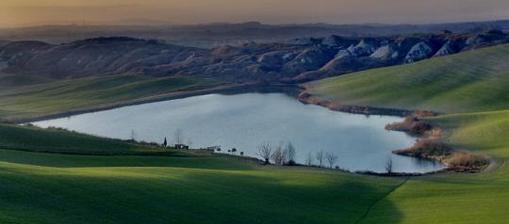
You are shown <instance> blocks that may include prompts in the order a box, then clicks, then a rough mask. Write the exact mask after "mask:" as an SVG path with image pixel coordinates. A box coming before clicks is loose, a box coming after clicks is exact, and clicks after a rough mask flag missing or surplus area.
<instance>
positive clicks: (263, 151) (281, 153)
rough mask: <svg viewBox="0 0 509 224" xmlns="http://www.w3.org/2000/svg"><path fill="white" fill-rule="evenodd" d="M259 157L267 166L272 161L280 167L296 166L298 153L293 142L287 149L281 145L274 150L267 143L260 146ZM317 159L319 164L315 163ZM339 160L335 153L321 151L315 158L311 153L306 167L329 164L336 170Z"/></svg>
mask: <svg viewBox="0 0 509 224" xmlns="http://www.w3.org/2000/svg"><path fill="white" fill-rule="evenodd" d="M258 156H260V157H261V158H262V159H263V161H264V164H265V165H267V164H270V163H271V161H272V162H273V163H274V164H275V165H278V166H283V165H295V164H296V161H295V157H296V156H297V151H296V149H295V147H294V146H293V145H292V143H291V142H289V143H288V144H287V145H286V146H285V147H283V146H282V144H279V145H278V146H276V147H275V148H273V147H272V145H271V144H270V143H268V142H265V143H262V144H260V145H259V146H258ZM315 158H316V160H317V162H318V164H315V163H314V159H315ZM337 160H338V156H337V155H335V154H334V153H324V152H323V151H319V152H317V153H316V154H315V155H314V156H313V154H312V153H311V152H309V153H308V155H307V158H306V165H308V166H313V165H317V166H319V167H324V164H325V163H327V164H328V165H329V166H328V167H329V168H331V169H332V168H334V165H336V162H337Z"/></svg>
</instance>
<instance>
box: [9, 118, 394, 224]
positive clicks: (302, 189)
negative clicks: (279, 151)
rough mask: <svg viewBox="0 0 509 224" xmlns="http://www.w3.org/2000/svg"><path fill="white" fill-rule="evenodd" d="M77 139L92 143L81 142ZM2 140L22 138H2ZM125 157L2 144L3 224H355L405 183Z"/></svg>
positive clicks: (34, 134) (52, 139) (42, 135)
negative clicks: (14, 148) (49, 151)
mask: <svg viewBox="0 0 509 224" xmlns="http://www.w3.org/2000/svg"><path fill="white" fill-rule="evenodd" d="M5 133H12V134H11V135H20V136H25V137H27V136H30V139H33V140H34V141H35V140H36V139H46V138H48V140H47V141H46V142H45V141H42V142H41V143H42V144H43V145H45V144H46V143H48V144H49V145H52V146H53V148H57V149H59V148H60V147H57V146H58V145H61V146H62V147H67V143H66V142H68V141H70V142H74V141H75V142H76V145H74V146H72V147H79V148H80V150H83V151H84V152H86V151H87V150H88V149H89V146H90V147H92V148H94V149H98V147H102V146H104V151H105V152H112V150H111V148H115V149H116V148H118V147H120V148H123V149H126V150H129V149H132V148H133V146H132V145H129V144H126V143H121V142H113V143H112V140H108V139H101V138H94V139H93V142H91V141H92V140H90V138H91V137H89V136H84V135H80V134H68V135H67V134H63V133H60V132H55V131H52V130H49V131H48V130H41V129H34V128H30V127H25V128H18V127H14V126H9V125H2V126H1V129H0V136H3V135H4V134H5ZM69 135H70V136H69ZM79 138H81V139H89V140H88V141H84V143H83V144H80V141H79ZM12 141H14V143H12ZM36 142H39V141H38V140H37V141H36ZM82 142H83V141H82ZM0 143H2V144H4V145H5V144H17V143H18V141H17V140H16V139H15V138H10V137H4V138H1V139H0ZM29 144H30V141H28V143H27V144H26V145H25V146H26V148H30V146H29ZM122 144H123V145H122ZM75 150H78V149H75ZM137 150H140V151H144V149H143V147H142V146H138V149H137ZM149 150H152V149H149ZM160 150H161V149H160ZM34 151H38V148H37V147H35V149H34ZM93 152H95V150H94V151H93ZM122 154H123V153H122V152H119V154H118V155H109V156H101V155H88V156H87V155H63V154H54V153H53V154H47V153H39V152H22V151H12V150H4V149H2V146H0V223H34V224H35V223H37V224H40V223H51V224H55V223H354V222H355V221H356V220H359V219H360V218H361V217H362V216H363V215H364V214H365V212H366V211H367V210H368V208H369V207H370V206H371V205H372V204H374V203H375V202H376V201H378V200H380V199H381V198H383V197H384V196H385V195H387V194H388V193H389V192H391V191H392V190H393V189H394V188H396V187H398V186H399V185H400V184H401V183H402V182H403V181H404V180H403V179H386V178H376V177H366V176H352V175H350V174H344V173H341V172H334V171H324V170H313V169H302V168H273V167H262V166H259V165H257V164H256V163H254V162H248V161H245V160H240V159H238V158H235V157H225V156H210V155H194V154H189V153H180V154H166V155H151V154H147V155H122ZM394 214H397V213H394Z"/></svg>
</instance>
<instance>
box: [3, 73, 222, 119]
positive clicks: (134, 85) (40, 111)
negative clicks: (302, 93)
mask: <svg viewBox="0 0 509 224" xmlns="http://www.w3.org/2000/svg"><path fill="white" fill-rule="evenodd" d="M0 78H1V77H0ZM4 78H8V79H10V80H11V83H13V84H12V85H9V88H1V90H0V118H3V119H5V120H13V119H20V118H31V117H37V116H45V115H51V114H55V113H62V112H67V111H72V110H75V109H84V108H94V107H98V106H104V105H110V104H117V103H121V102H124V101H128V100H134V99H141V98H144V97H154V96H157V95H161V94H167V93H172V92H175V91H179V90H185V89H189V88H205V87H208V86H212V85H214V84H218V83H217V82H214V81H210V80H201V79H196V78H185V77H176V78H174V77H169V78H168V77H163V78H151V77H147V76H137V75H116V76H107V77H87V78H82V79H73V80H62V81H54V80H51V81H46V82H43V83H42V84H37V85H34V84H33V83H32V81H33V82H35V81H34V80H33V79H34V78H30V77H25V76H16V77H12V76H7V77H4ZM27 79H28V80H31V81H27ZM27 83H29V84H27Z"/></svg>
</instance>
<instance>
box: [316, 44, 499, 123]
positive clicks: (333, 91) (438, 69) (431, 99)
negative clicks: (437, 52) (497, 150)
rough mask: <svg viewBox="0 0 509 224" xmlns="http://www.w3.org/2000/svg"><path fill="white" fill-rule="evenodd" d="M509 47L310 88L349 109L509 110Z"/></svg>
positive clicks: (327, 81)
mask: <svg viewBox="0 0 509 224" xmlns="http://www.w3.org/2000/svg"><path fill="white" fill-rule="evenodd" d="M508 61H509V45H500V46H495V47H490V48H486V49H480V50H475V51H471V52H465V53H462V54H458V55H453V56H448V57H441V58H434V59H431V60H425V61H422V62H418V63H415V64H408V65H403V66H395V67H388V68H381V69H374V70H368V71H365V72H359V73H353V74H349V75H346V76H343V77H338V78H330V79H324V80H320V81H317V82H313V83H310V84H307V85H306V86H307V87H308V93H310V94H312V95H314V96H318V97H323V98H326V99H328V100H332V101H336V102H338V103H340V104H344V105H363V106H364V105H365V106H373V107H386V108H400V109H410V110H414V109H425V110H433V111H437V112H443V113H451V112H477V111H489V110H499V109H506V108H509V91H508V87H509V63H508Z"/></svg>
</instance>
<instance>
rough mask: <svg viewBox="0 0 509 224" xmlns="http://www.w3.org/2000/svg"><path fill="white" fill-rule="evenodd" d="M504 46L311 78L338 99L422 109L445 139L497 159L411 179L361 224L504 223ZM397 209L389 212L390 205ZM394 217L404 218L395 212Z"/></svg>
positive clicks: (508, 82)
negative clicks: (473, 168)
mask: <svg viewBox="0 0 509 224" xmlns="http://www.w3.org/2000/svg"><path fill="white" fill-rule="evenodd" d="M508 68H509V45H502V46H496V47H491V48H486V49H481V50H475V51H471V52H466V53H462V54H458V55H454V56H450V57H442V58H434V59H431V60H426V61H422V62H419V63H416V64H409V65H403V66H396V67H389V68H382V69H375V70H369V71H366V72H360V73H355V74H350V75H346V76H341V77H336V78H330V79H324V80H320V81H317V82H313V83H309V84H308V85H307V87H308V90H307V91H308V93H310V94H312V95H314V96H316V97H320V98H322V99H328V100H332V101H335V102H337V103H341V104H344V105H363V106H373V107H383V108H399V109H409V110H413V109H426V110H433V111H438V112H442V113H447V114H445V115H442V116H439V117H435V118H432V119H430V121H431V122H433V123H435V124H436V125H439V126H441V127H443V128H445V130H446V136H447V137H446V141H448V142H449V143H450V144H451V145H455V146H457V147H459V148H466V149H469V150H476V151H479V152H482V153H485V154H488V155H490V156H492V157H493V158H494V160H495V161H496V162H495V163H494V164H493V165H492V166H491V167H490V168H488V170H487V171H486V172H483V173H479V174H456V175H435V176H429V177H420V178H411V179H410V180H409V181H407V182H406V183H405V184H404V185H402V186H401V187H399V188H398V189H397V190H396V191H394V192H392V193H391V194H390V195H388V196H387V197H386V198H384V200H382V201H381V202H380V203H378V204H376V205H375V206H374V207H373V209H372V211H371V212H370V213H369V215H368V216H367V217H366V219H365V220H364V222H362V223H412V224H415V223H461V224H463V223H472V224H474V223H506V222H507V220H509V214H508V213H507V212H506V208H507V207H509V167H507V166H505V165H504V164H505V163H506V161H508V160H509V138H508V136H509V111H507V109H509V100H508V97H509V69H508ZM395 208H396V210H397V211H398V212H399V213H400V214H403V215H397V216H393V215H392V212H393V211H394V209H395ZM400 216H403V218H401V217H400Z"/></svg>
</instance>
